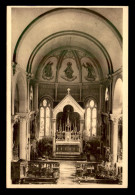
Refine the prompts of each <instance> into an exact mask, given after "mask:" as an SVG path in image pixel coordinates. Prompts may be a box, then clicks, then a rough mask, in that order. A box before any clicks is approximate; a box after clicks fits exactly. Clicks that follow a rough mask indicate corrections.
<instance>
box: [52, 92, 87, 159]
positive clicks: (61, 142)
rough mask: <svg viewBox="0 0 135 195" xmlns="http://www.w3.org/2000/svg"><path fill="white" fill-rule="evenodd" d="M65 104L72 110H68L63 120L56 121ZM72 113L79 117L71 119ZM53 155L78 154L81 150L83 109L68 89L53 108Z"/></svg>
mask: <svg viewBox="0 0 135 195" xmlns="http://www.w3.org/2000/svg"><path fill="white" fill-rule="evenodd" d="M66 106H69V107H72V109H73V112H72V113H70V112H69V110H68V111H67V113H66V114H65V115H61V116H64V119H63V120H64V122H63V123H62V122H61V119H60V120H59V125H58V124H57V123H58V115H59V113H63V110H64V108H65V107H66ZM74 113H77V114H76V116H79V119H77V120H76V119H73V116H74ZM52 122H53V156H56V155H57V154H61V155H62V154H66V155H68V154H69V155H71V154H74V155H80V153H81V152H82V135H83V129H84V109H83V108H82V107H81V106H80V105H79V104H78V103H77V102H76V101H75V99H74V98H73V97H72V96H71V95H70V89H68V94H67V95H66V96H65V98H64V99H63V100H62V101H61V102H60V103H59V104H58V105H57V106H56V107H55V108H54V110H53V119H52Z"/></svg>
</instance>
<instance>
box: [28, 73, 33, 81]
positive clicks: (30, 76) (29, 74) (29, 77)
mask: <svg viewBox="0 0 135 195" xmlns="http://www.w3.org/2000/svg"><path fill="white" fill-rule="evenodd" d="M33 76H34V75H33V74H32V73H31V72H27V73H26V77H27V80H28V81H29V80H30V79H32V77H33Z"/></svg>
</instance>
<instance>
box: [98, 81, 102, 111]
mask: <svg viewBox="0 0 135 195" xmlns="http://www.w3.org/2000/svg"><path fill="white" fill-rule="evenodd" d="M102 91H103V85H102V84H100V86H99V110H100V111H101V110H102V106H103V101H102V93H103V92H102Z"/></svg>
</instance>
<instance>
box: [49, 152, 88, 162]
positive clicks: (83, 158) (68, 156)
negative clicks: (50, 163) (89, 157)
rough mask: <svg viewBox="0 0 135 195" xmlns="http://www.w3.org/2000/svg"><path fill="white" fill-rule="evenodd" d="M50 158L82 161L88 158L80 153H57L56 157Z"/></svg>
mask: <svg viewBox="0 0 135 195" xmlns="http://www.w3.org/2000/svg"><path fill="white" fill-rule="evenodd" d="M50 160H70V161H82V160H86V158H85V157H82V156H80V155H66V154H63V155H60V154H56V156H55V157H52V158H51V159H50Z"/></svg>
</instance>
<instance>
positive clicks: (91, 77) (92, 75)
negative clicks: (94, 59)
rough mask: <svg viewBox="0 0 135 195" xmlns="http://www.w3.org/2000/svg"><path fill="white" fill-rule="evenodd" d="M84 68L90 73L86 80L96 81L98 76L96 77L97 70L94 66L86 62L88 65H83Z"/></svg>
mask: <svg viewBox="0 0 135 195" xmlns="http://www.w3.org/2000/svg"><path fill="white" fill-rule="evenodd" d="M82 66H83V67H84V68H86V69H87V71H88V74H87V76H85V79H86V80H87V81H94V80H95V79H96V76H95V70H94V68H93V66H92V64H91V63H89V62H86V64H84V63H83V65H82Z"/></svg>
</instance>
